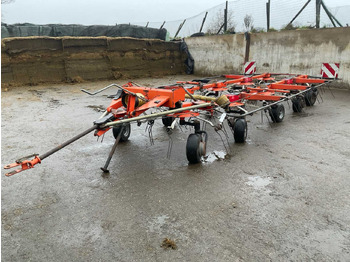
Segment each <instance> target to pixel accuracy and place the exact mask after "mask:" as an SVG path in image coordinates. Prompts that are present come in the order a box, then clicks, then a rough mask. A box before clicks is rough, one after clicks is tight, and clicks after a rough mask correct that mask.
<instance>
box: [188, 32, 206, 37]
mask: <svg viewBox="0 0 350 262" xmlns="http://www.w3.org/2000/svg"><path fill="white" fill-rule="evenodd" d="M198 36H204V33H203V32H198V33H194V34H192V35H191V36H190V37H198Z"/></svg>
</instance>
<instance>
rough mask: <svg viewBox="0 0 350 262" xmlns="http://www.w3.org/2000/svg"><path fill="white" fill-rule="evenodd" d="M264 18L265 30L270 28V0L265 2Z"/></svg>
mask: <svg viewBox="0 0 350 262" xmlns="http://www.w3.org/2000/svg"><path fill="white" fill-rule="evenodd" d="M266 20H267V30H266V32H268V31H269V30H270V0H269V1H268V2H267V3H266Z"/></svg>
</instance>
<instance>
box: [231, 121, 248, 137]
mask: <svg viewBox="0 0 350 262" xmlns="http://www.w3.org/2000/svg"><path fill="white" fill-rule="evenodd" d="M247 131H248V126H247V121H246V120H245V119H243V118H239V119H237V120H236V121H235V123H234V125H233V137H234V139H235V142H236V143H244V142H245V140H246V138H247Z"/></svg>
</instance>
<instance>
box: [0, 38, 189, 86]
mask: <svg viewBox="0 0 350 262" xmlns="http://www.w3.org/2000/svg"><path fill="white" fill-rule="evenodd" d="M185 59H186V57H185V54H184V53H183V52H182V51H181V50H180V43H176V42H165V41H162V40H155V39H152V40H151V39H135V38H128V37H23V38H7V39H3V40H2V49H1V76H2V80H1V81H2V84H8V85H23V84H25V85H26V84H29V85H33V84H39V83H54V82H74V81H82V80H89V81H93V80H106V79H118V78H125V79H129V78H136V77H151V76H162V75H173V74H182V73H183V72H185V65H184V60H185Z"/></svg>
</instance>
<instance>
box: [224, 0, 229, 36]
mask: <svg viewBox="0 0 350 262" xmlns="http://www.w3.org/2000/svg"><path fill="white" fill-rule="evenodd" d="M227 12H228V1H226V8H225V11H224V20H225V21H224V33H225V32H226V31H227Z"/></svg>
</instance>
